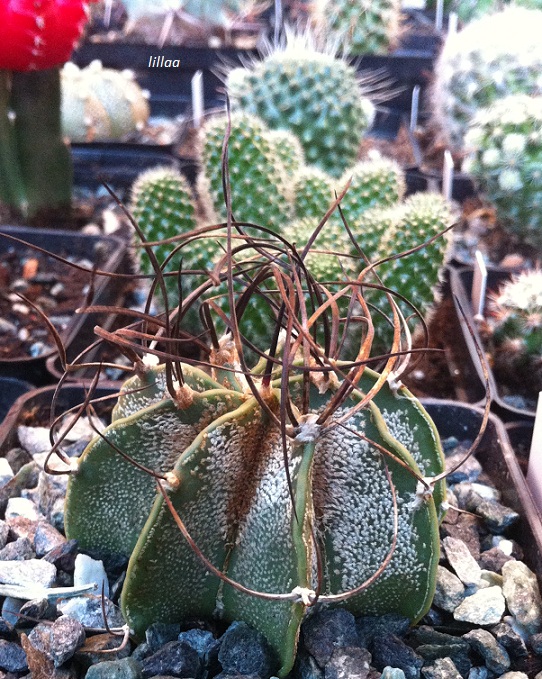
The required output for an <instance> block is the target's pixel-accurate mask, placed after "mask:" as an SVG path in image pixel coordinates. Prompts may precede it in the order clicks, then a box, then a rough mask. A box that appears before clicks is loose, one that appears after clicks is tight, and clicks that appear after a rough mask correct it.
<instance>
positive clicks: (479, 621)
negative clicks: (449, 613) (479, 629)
mask: <svg viewBox="0 0 542 679" xmlns="http://www.w3.org/2000/svg"><path fill="white" fill-rule="evenodd" d="M505 608H506V602H505V600H504V595H503V593H502V590H501V588H500V587H497V586H494V587H485V588H483V589H479V590H478V591H477V592H475V593H474V594H473V595H472V596H468V597H466V598H465V599H463V601H462V602H461V603H460V604H459V606H458V607H457V608H456V609H455V611H454V618H455V619H456V620H462V621H465V622H471V623H473V624H474V625H497V624H498V623H499V622H500V621H501V619H502V616H503V613H504V611H505Z"/></svg>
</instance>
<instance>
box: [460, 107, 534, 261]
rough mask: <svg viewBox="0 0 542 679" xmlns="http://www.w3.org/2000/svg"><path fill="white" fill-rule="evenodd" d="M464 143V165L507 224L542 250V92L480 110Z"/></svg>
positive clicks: (517, 234)
mask: <svg viewBox="0 0 542 679" xmlns="http://www.w3.org/2000/svg"><path fill="white" fill-rule="evenodd" d="M465 146H466V148H467V150H469V151H470V156H469V157H468V158H467V164H466V165H465V169H468V171H469V172H470V173H471V174H472V175H473V176H474V178H475V179H476V181H477V182H478V184H479V186H480V189H481V190H482V191H483V193H484V194H485V195H486V197H487V198H488V200H489V201H491V202H492V203H493V204H494V205H495V206H496V208H497V214H498V217H499V219H500V220H501V222H502V224H503V226H504V227H505V228H506V229H507V231H509V232H510V233H513V234H515V235H516V236H517V237H518V238H519V239H520V240H522V241H526V242H527V243H530V244H531V245H533V246H534V247H536V248H538V249H542V97H529V96H527V95H521V94H516V95H511V96H509V97H506V98H505V99H503V100H502V101H497V102H494V103H493V104H492V106H490V107H489V108H488V109H483V110H481V111H479V112H478V115H477V116H476V117H475V118H474V120H473V121H472V123H471V126H470V128H469V132H468V133H467V136H466V138H465Z"/></svg>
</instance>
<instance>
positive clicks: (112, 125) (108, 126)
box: [62, 61, 150, 142]
mask: <svg viewBox="0 0 542 679" xmlns="http://www.w3.org/2000/svg"><path fill="white" fill-rule="evenodd" d="M149 113H150V109H149V104H148V95H147V94H146V93H145V92H144V91H143V90H142V89H141V88H140V87H139V85H138V84H137V82H136V81H135V79H134V76H133V73H131V72H130V71H115V70H113V69H109V68H102V65H101V63H100V62H99V61H93V62H92V63H91V64H89V65H88V66H87V67H86V68H82V69H79V68H78V67H77V66H76V65H75V64H71V63H70V64H66V65H65V66H64V68H63V69H62V131H63V134H64V135H65V136H66V137H68V138H69V139H70V140H71V141H79V142H81V141H103V140H111V139H121V138H123V137H125V136H126V135H128V134H130V133H132V132H135V131H136V130H139V129H141V128H142V127H143V126H144V125H145V123H146V122H147V119H148V117H149Z"/></svg>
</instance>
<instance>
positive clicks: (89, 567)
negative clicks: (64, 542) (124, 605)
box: [73, 554, 109, 597]
mask: <svg viewBox="0 0 542 679" xmlns="http://www.w3.org/2000/svg"><path fill="white" fill-rule="evenodd" d="M73 584H74V586H76V587H77V586H79V585H91V584H95V585H96V586H97V587H96V591H97V592H98V593H100V594H101V591H102V584H103V588H104V596H106V597H108V596H109V582H108V580H107V574H106V572H105V568H104V565H103V561H97V560H96V559H92V558H91V557H90V556H88V555H87V554H78V555H77V556H76V558H75V569H74V571H73Z"/></svg>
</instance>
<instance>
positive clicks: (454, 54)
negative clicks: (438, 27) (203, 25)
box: [432, 7, 542, 151]
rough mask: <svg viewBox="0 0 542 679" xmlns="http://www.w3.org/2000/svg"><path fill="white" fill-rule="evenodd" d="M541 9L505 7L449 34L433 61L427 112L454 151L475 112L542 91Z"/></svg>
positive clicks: (458, 146) (462, 142)
mask: <svg viewBox="0 0 542 679" xmlns="http://www.w3.org/2000/svg"><path fill="white" fill-rule="evenodd" d="M541 34H542V11H541V10H534V9H533V10H530V9H525V8H522V7H508V8H506V9H505V10H503V11H501V12H497V13H495V14H490V15H488V16H485V17H482V18H481V19H478V20H476V21H472V22H471V23H469V24H468V25H467V26H466V27H465V28H464V29H463V30H462V31H460V32H459V33H457V34H455V35H450V36H448V37H447V39H446V43H445V45H444V48H443V50H442V52H441V54H440V56H439V58H438V60H437V63H436V65H435V79H434V85H433V96H432V111H433V115H434V118H435V122H436V124H437V125H438V126H439V128H440V130H441V133H442V135H443V137H444V138H445V140H446V141H447V143H449V144H450V146H451V147H452V148H453V149H454V150H457V151H461V150H463V148H464V136H465V134H466V132H467V128H468V125H469V123H470V121H471V120H472V118H473V117H474V115H475V113H476V112H477V111H478V110H479V109H481V108H485V107H487V106H489V105H490V104H492V103H493V102H495V101H497V100H499V99H502V98H504V97H506V96H508V95H510V94H529V95H536V94H540V93H542V42H541V41H540V35H541Z"/></svg>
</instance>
